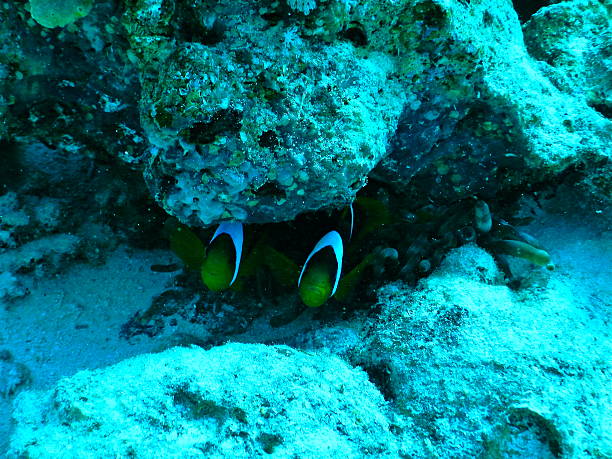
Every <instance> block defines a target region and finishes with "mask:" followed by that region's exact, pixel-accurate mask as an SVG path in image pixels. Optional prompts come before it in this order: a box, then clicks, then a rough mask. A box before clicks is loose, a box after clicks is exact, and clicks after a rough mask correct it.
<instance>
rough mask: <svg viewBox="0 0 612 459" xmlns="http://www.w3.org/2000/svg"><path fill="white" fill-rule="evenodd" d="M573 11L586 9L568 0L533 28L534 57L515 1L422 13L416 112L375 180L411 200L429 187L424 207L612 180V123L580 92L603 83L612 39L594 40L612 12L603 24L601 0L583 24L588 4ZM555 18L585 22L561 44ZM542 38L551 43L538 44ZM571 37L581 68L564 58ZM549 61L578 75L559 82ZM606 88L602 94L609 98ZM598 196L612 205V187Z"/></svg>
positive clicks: (439, 5) (450, 5)
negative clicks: (567, 180)
mask: <svg viewBox="0 0 612 459" xmlns="http://www.w3.org/2000/svg"><path fill="white" fill-rule="evenodd" d="M576 3H579V4H581V5H582V6H581V7H577V6H575V2H564V3H563V4H561V5H565V6H563V7H562V6H561V5H555V6H551V7H545V8H542V10H540V12H539V13H538V14H537V15H535V16H534V17H533V18H532V19H531V21H530V22H529V23H527V25H526V26H525V27H526V31H527V35H526V37H525V41H527V44H528V48H527V49H526V47H525V43H524V37H523V33H522V30H521V26H520V24H519V22H518V20H517V18H516V13H515V12H514V11H513V9H512V5H511V3H510V2H509V1H502V0H500V1H487V2H479V3H475V2H446V3H445V2H435V1H430V2H423V3H419V4H420V5H429V9H428V14H427V15H425V17H426V19H425V20H424V22H423V23H422V24H424V25H423V33H422V35H421V36H422V38H423V39H422V40H420V41H419V42H418V43H417V44H416V46H415V49H416V50H418V52H419V58H420V59H421V60H424V61H425V62H426V65H424V67H423V69H422V71H421V72H419V74H418V75H416V76H415V77H414V78H413V79H412V83H411V84H410V85H409V86H408V87H409V88H410V90H411V91H412V92H414V93H415V94H416V98H417V101H418V102H417V103H416V104H414V106H412V107H411V106H406V107H405V108H404V112H403V114H402V117H401V119H400V121H399V125H398V129H397V131H396V133H395V135H394V137H393V139H392V141H391V144H390V151H389V154H388V156H386V157H385V158H384V159H383V160H382V161H381V164H380V166H379V167H378V168H377V169H376V170H375V172H374V174H373V175H374V176H376V177H378V178H380V179H382V180H384V181H388V182H391V183H394V184H395V186H396V188H397V189H398V191H401V192H403V193H404V194H407V195H408V196H409V198H408V199H409V200H414V199H418V198H419V197H420V196H422V194H423V190H425V189H426V190H428V191H427V198H429V199H433V200H435V201H436V202H438V203H445V202H449V201H454V200H456V199H458V198H461V197H466V196H471V195H475V194H476V195H479V196H480V197H481V198H484V199H492V198H493V197H494V196H498V195H499V194H500V193H503V192H504V191H509V190H512V189H514V188H516V187H519V186H520V187H526V186H534V185H535V186H536V187H537V184H539V183H542V182H546V181H547V180H548V181H550V180H554V179H555V178H558V177H559V176H560V175H561V174H563V173H564V171H567V170H568V169H569V170H571V169H579V170H582V171H583V172H584V169H585V168H587V169H591V168H593V169H596V170H598V171H599V172H598V175H599V176H600V177H602V176H604V175H605V171H606V170H607V171H608V174H609V173H610V169H609V162H610V157H611V156H612V149H611V148H610V145H611V143H612V123H611V122H610V120H609V117H608V118H607V117H606V116H605V115H604V116H602V113H601V112H600V111H598V110H597V109H596V107H594V106H593V104H588V103H587V101H586V100H585V97H584V95H583V94H579V95H577V94H576V92H577V91H578V92H579V91H580V90H579V89H576V88H574V85H577V86H578V87H580V86H581V83H582V82H583V81H584V80H589V78H591V79H592V75H594V73H597V75H599V76H598V78H601V79H602V80H604V79H605V74H606V72H605V71H601V72H599V70H603V69H602V67H605V63H606V62H607V60H609V58H607V57H606V52H605V50H604V49H603V47H604V46H608V47H609V46H610V35H609V34H605V33H603V32H602V33H597V31H598V30H602V28H603V29H605V28H606V24H608V25H607V28H608V29H609V27H610V26H609V21H610V20H609V14H608V18H606V17H605V14H606V13H605V7H604V6H603V5H601V4H599V3H598V2H596V1H594V2H590V3H591V7H590V10H591V11H590V14H588V15H587V14H583V10H585V9H589V8H587V7H586V6H585V4H586V3H588V2H576ZM570 5H571V6H570ZM557 11H561V12H562V13H563V14H561V15H558V14H557ZM557 15H558V16H559V17H558V18H557V19H553V22H555V23H556V22H559V23H561V22H562V23H564V24H565V23H566V22H568V21H569V22H571V21H573V19H570V18H574V17H576V18H578V17H580V19H576V24H580V23H581V24H582V26H577V25H574V26H572V28H570V29H566V31H564V32H562V34H566V36H563V37H562V38H561V37H558V36H557V30H559V29H563V28H564V27H555V26H554V24H553V25H551V24H550V20H549V18H552V17H555V16H557ZM539 18H544V19H539ZM564 18H567V20H565V19H564ZM538 23H541V24H542V25H541V26H538V25H537V24H538ZM425 25H427V28H426V27H425ZM542 28H544V29H548V30H550V34H546V33H544V34H542V35H540V33H539V31H540V29H542ZM567 30H570V31H569V32H567ZM549 35H553V36H554V37H555V38H551V37H550V36H549ZM572 38H575V39H576V40H577V42H578V43H580V49H581V51H574V52H575V53H576V52H578V53H583V54H582V55H581V56H580V58H579V59H575V60H572V56H571V54H570V53H571V52H572V51H559V52H557V51H556V49H557V48H559V47H560V48H563V49H568V48H569V49H570V50H571V48H572V46H573V45H572V46H570V44H569V43H568V42H569V40H570V39H572ZM528 50H529V52H530V53H531V56H530V54H529V53H528ZM535 50H537V51H538V52H534V51H535ZM546 54H553V55H561V56H564V55H567V58H566V59H563V58H559V59H558V60H559V62H563V61H564V60H565V61H572V65H571V66H567V67H566V68H563V67H562V66H559V67H557V68H556V70H555V71H554V72H553V71H552V70H551V68H550V65H548V64H546V63H545V62H541V61H540V60H539V59H545V55H546ZM534 59H538V60H537V61H536V60H534ZM546 60H550V59H548V58H546ZM566 74H574V75H575V77H567V79H566V77H565V76H564V75H566ZM555 75H558V78H556V79H561V80H562V81H565V82H566V84H565V85H564V86H561V85H559V84H558V83H557V82H556V79H555V78H551V77H554V76H555ZM589 75H591V76H589ZM609 81H610V80H609V78H608V80H607V83H604V84H603V86H604V87H606V86H607V87H608V91H609V85H610V83H609ZM596 84H599V82H597V83H596V82H593V83H592V85H596ZM586 87H587V88H588V87H589V85H586ZM598 93H600V94H601V91H598ZM602 169H603V170H602ZM586 174H587V175H588V173H586ZM598 186H599V192H600V194H601V197H602V198H603V199H604V200H607V201H608V202H609V193H608V194H606V191H605V190H606V189H607V187H609V180H608V181H607V183H604V181H603V180H600V182H599V184H598ZM592 188H594V189H597V187H592ZM589 191H593V190H591V189H589Z"/></svg>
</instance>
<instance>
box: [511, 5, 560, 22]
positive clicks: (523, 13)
mask: <svg viewBox="0 0 612 459" xmlns="http://www.w3.org/2000/svg"><path fill="white" fill-rule="evenodd" d="M550 4H551V2H550V0H512V6H514V10H515V11H516V14H518V17H519V21H521V24H524V23H525V22H527V21H529V19H531V16H533V15H534V14H535V13H537V11H538V10H539V9H540V8H542V7H543V6H548V5H550Z"/></svg>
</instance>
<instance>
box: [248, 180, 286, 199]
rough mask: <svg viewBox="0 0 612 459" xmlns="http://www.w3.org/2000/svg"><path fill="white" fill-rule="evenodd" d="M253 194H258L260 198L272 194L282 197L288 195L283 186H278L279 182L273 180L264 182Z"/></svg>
mask: <svg viewBox="0 0 612 459" xmlns="http://www.w3.org/2000/svg"><path fill="white" fill-rule="evenodd" d="M253 194H254V195H255V196H258V197H260V198H263V197H271V196H275V197H281V198H284V197H286V193H285V190H283V189H282V188H280V187H279V186H278V183H276V182H274V181H272V182H266V183H265V184H263V185H262V186H260V187H259V188H257V189H256V190H255V191H254V192H253Z"/></svg>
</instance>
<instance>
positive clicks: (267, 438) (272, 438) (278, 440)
mask: <svg viewBox="0 0 612 459" xmlns="http://www.w3.org/2000/svg"><path fill="white" fill-rule="evenodd" d="M257 440H258V441H259V443H261V447H262V448H263V450H264V452H265V453H268V454H272V453H273V452H274V448H276V447H277V446H278V445H281V444H282V443H283V437H281V436H280V435H278V434H270V433H266V432H264V433H262V434H261V435H260V436H259V437H258V438H257Z"/></svg>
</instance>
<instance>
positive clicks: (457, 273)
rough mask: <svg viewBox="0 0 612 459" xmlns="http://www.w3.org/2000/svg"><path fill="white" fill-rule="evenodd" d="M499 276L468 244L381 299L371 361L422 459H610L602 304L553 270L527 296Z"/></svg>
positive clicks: (609, 351) (607, 346)
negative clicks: (414, 283) (417, 281)
mask: <svg viewBox="0 0 612 459" xmlns="http://www.w3.org/2000/svg"><path fill="white" fill-rule="evenodd" d="M500 280H501V276H500V273H499V271H498V269H497V268H496V266H495V263H494V262H493V260H492V258H491V257H490V256H489V255H488V254H487V253H486V252H484V251H483V250H481V249H479V248H477V247H475V246H464V247H462V248H459V249H456V250H454V251H452V252H451V253H450V254H449V256H448V257H447V258H446V259H445V261H444V262H443V264H442V265H441V266H440V268H439V269H438V270H437V271H436V272H435V273H434V274H433V275H431V276H430V277H429V278H426V279H424V280H422V281H421V282H420V284H419V285H418V286H417V288H414V289H411V288H407V287H405V286H403V285H402V284H399V283H396V284H390V285H388V286H387V287H384V288H383V289H382V291H381V299H380V305H381V308H382V313H381V316H380V317H379V318H378V319H376V325H375V326H374V328H373V330H372V331H371V333H370V335H371V336H372V339H371V340H370V346H371V347H369V350H368V354H366V355H365V357H364V358H365V360H367V361H369V363H364V364H363V365H364V366H366V368H367V367H369V368H370V369H369V370H368V371H369V372H370V373H375V374H377V375H378V376H377V378H375V379H378V384H379V387H381V389H382V390H383V393H385V394H386V397H387V398H389V399H392V400H394V401H395V402H396V404H397V408H398V410H399V411H400V412H401V413H403V414H404V415H405V416H406V418H407V420H408V421H409V424H410V425H411V429H410V430H406V431H405V435H406V437H407V438H410V442H412V443H413V444H414V445H419V446H415V447H414V451H415V454H416V456H417V457H517V456H514V455H518V457H543V458H553V457H557V458H574V457H575V458H578V457H608V456H610V455H611V454H612V437H611V436H610V431H609V426H610V425H611V423H612V411H611V410H610V406H611V405H610V403H611V402H612V391H611V390H610V385H609V381H610V378H611V377H612V368H611V367H610V359H609V356H610V355H612V345H611V340H610V330H609V328H608V325H607V323H609V320H610V311H609V310H607V309H606V305H605V301H604V302H601V301H598V300H597V298H596V297H592V296H590V295H584V296H583V293H582V292H581V290H580V289H579V288H578V287H576V286H575V285H572V282H573V281H571V280H570V279H569V278H564V277H563V276H554V277H551V278H550V279H547V271H542V270H538V271H534V274H533V276H532V285H531V286H530V288H526V289H524V290H521V291H519V292H513V291H512V290H510V289H509V288H508V287H506V286H505V285H503V284H502V283H500ZM419 432H420V434H419ZM423 439H427V440H425V441H423Z"/></svg>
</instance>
